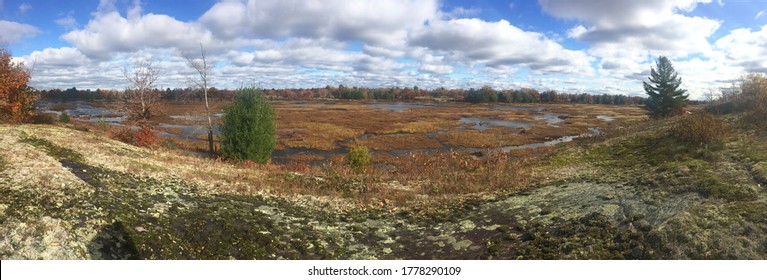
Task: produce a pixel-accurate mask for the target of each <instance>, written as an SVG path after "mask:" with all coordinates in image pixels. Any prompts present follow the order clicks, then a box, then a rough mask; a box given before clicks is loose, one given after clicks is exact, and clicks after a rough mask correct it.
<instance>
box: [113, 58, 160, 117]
mask: <svg viewBox="0 0 767 280" xmlns="http://www.w3.org/2000/svg"><path fill="white" fill-rule="evenodd" d="M159 74H160V70H158V69H156V68H155V67H154V65H152V63H151V62H149V61H139V62H136V63H135V64H134V65H133V68H132V69H128V67H126V68H124V69H123V75H125V78H126V79H128V81H129V82H130V83H131V85H130V86H129V88H127V89H126V90H125V94H124V95H123V103H122V106H123V110H125V111H127V112H128V118H129V119H131V120H134V121H137V122H141V123H145V122H146V121H147V120H148V119H149V118H150V117H151V116H153V115H154V114H155V113H156V112H155V111H156V109H157V104H158V102H159V100H160V93H159V92H158V91H155V90H154V88H153V86H154V82H155V81H157V77H158V76H159Z"/></svg>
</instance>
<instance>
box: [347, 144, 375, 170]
mask: <svg viewBox="0 0 767 280" xmlns="http://www.w3.org/2000/svg"><path fill="white" fill-rule="evenodd" d="M346 159H347V160H348V162H349V167H351V168H352V169H353V170H354V171H355V172H358V173H362V172H365V170H367V167H368V163H369V162H370V152H369V151H368V148H367V147H365V146H356V147H353V148H352V149H351V150H349V154H348V155H346Z"/></svg>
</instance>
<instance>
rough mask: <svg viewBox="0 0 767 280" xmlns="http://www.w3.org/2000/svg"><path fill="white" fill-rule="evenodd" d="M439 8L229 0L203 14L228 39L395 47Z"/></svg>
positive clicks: (408, 0)
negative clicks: (310, 40)
mask: <svg viewBox="0 0 767 280" xmlns="http://www.w3.org/2000/svg"><path fill="white" fill-rule="evenodd" d="M438 12H439V5H438V3H437V1H436V0H424V1H422V0H389V1H362V0H353V1H348V0H325V1H318V0H314V1H302V0H247V1H223V2H219V3H217V4H215V5H214V6H213V7H212V8H211V9H210V10H208V11H207V12H206V13H205V14H204V15H202V17H201V18H200V22H201V23H202V24H203V25H205V26H206V27H207V28H209V29H210V30H211V31H212V32H213V33H214V34H215V35H216V36H217V37H219V38H223V39H227V40H228V39H232V38H236V37H238V36H250V37H266V38H279V37H289V36H292V37H308V38H332V39H336V40H341V41H347V40H360V41H363V42H365V43H366V44H370V45H383V46H393V45H397V44H401V43H403V40H404V39H405V37H406V35H407V32H408V30H410V29H413V28H418V27H420V26H422V25H423V23H424V22H426V21H428V20H430V19H434V18H435V17H437V15H438Z"/></svg>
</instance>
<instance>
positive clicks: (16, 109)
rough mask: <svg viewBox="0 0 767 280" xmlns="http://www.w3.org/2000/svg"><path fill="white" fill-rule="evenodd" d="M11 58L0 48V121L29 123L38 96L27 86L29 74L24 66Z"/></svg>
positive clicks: (8, 53)
mask: <svg viewBox="0 0 767 280" xmlns="http://www.w3.org/2000/svg"><path fill="white" fill-rule="evenodd" d="M11 58H12V57H11V54H10V52H8V51H7V50H6V49H5V48H0V119H2V120H9V121H12V122H26V121H30V120H31V119H32V117H33V115H34V110H35V100H37V98H38V94H37V93H36V92H35V91H34V90H33V89H32V88H30V87H29V86H28V85H27V83H28V82H29V78H30V74H29V71H28V70H27V69H25V68H24V64H23V63H20V62H14V61H12V60H11Z"/></svg>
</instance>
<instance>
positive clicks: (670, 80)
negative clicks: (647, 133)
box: [642, 56, 688, 117]
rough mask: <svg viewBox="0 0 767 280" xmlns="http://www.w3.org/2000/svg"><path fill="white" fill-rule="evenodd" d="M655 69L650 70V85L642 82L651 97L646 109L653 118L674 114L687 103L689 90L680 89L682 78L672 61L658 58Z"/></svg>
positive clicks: (663, 57) (646, 103)
mask: <svg viewBox="0 0 767 280" xmlns="http://www.w3.org/2000/svg"><path fill="white" fill-rule="evenodd" d="M655 65H656V66H655V67H654V68H650V78H649V80H650V83H652V84H648V83H647V82H644V81H643V82H642V84H643V85H644V90H645V92H646V93H647V95H648V96H649V98H648V99H647V101H646V102H645V106H644V108H645V109H646V110H648V111H650V115H651V116H653V117H665V116H669V115H671V114H674V113H675V112H677V111H678V110H679V109H681V108H682V107H684V106H685V105H686V103H687V96H688V95H687V94H685V93H686V92H687V90H684V89H680V88H679V86H680V85H681V84H682V78H679V77H678V76H677V73H676V71H675V70H674V66H672V65H671V60H669V59H668V58H667V57H665V56H661V57H658V61H657V62H656V64H655Z"/></svg>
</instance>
